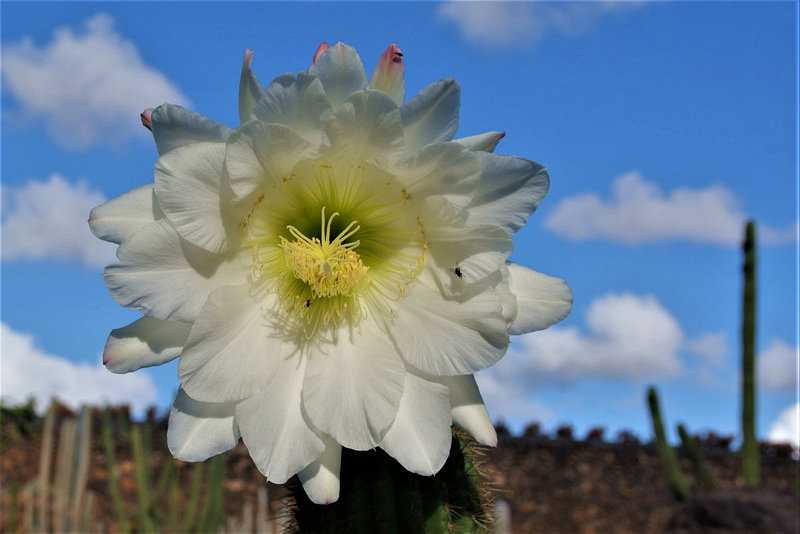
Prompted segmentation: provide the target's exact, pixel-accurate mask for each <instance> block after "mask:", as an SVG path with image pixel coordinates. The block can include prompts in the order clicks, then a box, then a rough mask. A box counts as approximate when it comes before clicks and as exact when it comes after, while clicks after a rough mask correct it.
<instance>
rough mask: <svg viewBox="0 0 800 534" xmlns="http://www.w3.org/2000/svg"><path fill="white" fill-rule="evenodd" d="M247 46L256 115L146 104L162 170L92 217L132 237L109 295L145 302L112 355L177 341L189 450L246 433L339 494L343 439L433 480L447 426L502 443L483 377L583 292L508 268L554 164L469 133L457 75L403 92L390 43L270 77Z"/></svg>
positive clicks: (112, 344)
mask: <svg viewBox="0 0 800 534" xmlns="http://www.w3.org/2000/svg"><path fill="white" fill-rule="evenodd" d="M251 62H252V52H251V51H249V50H248V51H247V53H246V54H245V59H244V65H243V68H242V77H241V83H240V89H239V114H240V117H241V121H242V124H241V126H239V127H238V128H237V129H236V130H231V129H230V128H228V127H227V126H225V125H222V124H219V123H216V122H213V121H211V120H209V119H207V118H205V117H203V116H201V115H198V114H196V113H193V112H191V111H188V110H185V109H183V108H181V107H179V106H174V105H171V104H164V105H162V106H160V107H158V108H156V109H155V110H148V111H147V112H145V113H143V114H142V120H143V123H144V124H145V125H146V126H148V127H149V128H151V129H152V132H153V137H154V139H155V143H156V147H157V148H158V152H159V155H160V158H159V160H158V162H157V163H156V170H155V183H154V184H149V185H144V186H142V187H139V188H137V189H134V190H133V191H130V192H129V193H126V194H124V195H122V196H121V197H119V198H116V199H114V200H111V201H110V202H108V203H106V204H103V205H102V206H99V207H97V208H95V209H94V210H93V211H92V213H91V216H90V220H89V224H90V226H91V229H92V231H93V232H94V233H95V235H97V236H98V237H100V238H102V239H105V240H107V241H111V242H114V243H118V244H119V249H118V252H117V257H118V258H119V261H117V262H115V263H112V264H111V265H109V266H108V267H107V268H106V270H105V281H106V284H107V286H108V290H109V291H110V293H111V295H112V296H113V298H114V299H115V300H116V301H117V302H118V303H119V304H121V305H122V306H126V307H129V308H133V309H136V310H140V311H141V312H142V313H144V315H145V316H144V317H143V318H141V319H139V320H138V321H136V322H134V323H133V324H131V325H128V326H126V327H124V328H121V329H118V330H114V331H113V332H112V333H111V335H110V336H109V338H108V342H107V345H106V349H105V353H104V363H105V364H106V366H107V367H108V369H109V370H111V371H113V372H116V373H125V372H130V371H134V370H136V369H139V368H142V367H147V366H151V365H159V364H162V363H164V362H167V361H169V360H172V359H174V358H176V357H180V360H179V364H178V375H179V378H180V382H181V389H180V391H179V393H178V396H177V398H176V400H175V404H174V407H173V409H172V412H171V414H170V422H169V433H168V441H169V447H170V450H171V451H172V453H173V454H174V455H175V457H177V458H180V459H183V460H188V461H199V460H204V459H206V458H208V457H210V456H213V455H215V454H219V453H221V452H223V451H225V450H228V449H230V448H232V447H234V446H235V445H236V443H237V442H238V440H239V438H240V437H241V438H242V439H243V440H244V442H245V444H246V445H247V447H248V449H249V451H250V455H251V456H252V458H253V460H254V461H255V463H256V465H257V466H258V468H259V469H260V470H261V472H262V473H264V475H266V476H267V477H268V479H269V480H271V481H273V482H275V483H282V482H285V481H286V480H287V479H288V478H289V477H291V476H292V475H294V474H298V475H299V477H300V480H301V481H302V483H303V485H304V488H305V490H306V492H307V493H308V495H309V497H310V498H311V500H313V501H314V502H316V503H330V502H333V501H335V500H336V499H337V498H338V494H339V479H338V477H339V461H340V453H341V447H348V448H351V449H355V450H366V449H372V448H375V447H380V448H382V449H384V450H385V451H386V452H387V453H388V454H389V455H391V456H392V457H394V458H396V459H397V460H398V461H399V462H400V463H401V464H402V465H403V466H404V467H405V468H406V469H408V470H410V471H413V472H415V473H420V474H423V475H432V474H434V473H436V472H437V471H438V470H439V469H440V468H441V466H442V465H443V463H444V461H445V459H446V458H447V455H448V452H449V449H450V439H451V436H450V425H451V422H454V423H456V424H458V425H460V426H461V427H463V428H464V429H465V430H467V431H468V432H470V433H471V434H472V435H473V436H474V437H475V438H476V439H477V440H478V441H480V442H482V443H485V444H488V445H494V444H495V443H496V440H497V437H496V435H495V432H494V428H493V426H492V423H491V420H490V419H489V416H488V414H487V411H486V408H485V407H484V404H483V401H482V399H481V395H480V392H479V391H478V387H477V385H476V383H475V379H474V378H473V373H475V372H477V371H480V370H481V369H485V368H487V367H489V366H491V365H493V364H494V363H496V362H497V361H499V360H500V358H502V357H503V355H504V354H505V352H506V349H507V348H508V343H509V335H510V334H522V333H526V332H530V331H533V330H539V329H543V328H547V327H548V326H550V325H552V324H554V323H556V322H558V321H560V320H561V319H563V318H564V317H566V316H567V315H568V314H569V312H570V309H571V306H572V293H571V291H570V289H569V287H568V286H567V284H566V283H565V282H564V281H563V280H560V279H557V278H552V277H549V276H546V275H543V274H539V273H536V272H534V271H531V270H529V269H527V268H525V267H522V266H519V265H515V264H512V263H509V262H507V258H508V256H509V254H510V253H511V250H512V246H513V245H512V241H511V238H512V237H513V236H514V234H515V233H516V232H517V230H519V229H520V228H521V227H522V226H523V225H524V224H525V222H526V220H527V218H528V216H529V215H530V214H531V213H533V211H534V210H535V209H536V207H537V206H538V205H539V202H540V201H541V200H542V198H543V197H544V195H545V194H546V192H547V189H548V186H549V177H548V175H547V172H546V171H545V169H544V168H543V167H542V166H541V165H539V164H538V163H534V162H532V161H529V160H526V159H522V158H518V157H513V156H502V155H495V154H493V153H491V150H493V149H494V147H495V146H496V144H497V142H498V141H499V140H500V138H501V137H502V136H503V134H501V133H499V132H490V133H487V134H483V135H477V136H472V137H467V138H463V139H457V140H455V141H453V137H454V135H455V133H456V129H457V127H458V114H459V103H460V89H459V86H458V84H457V83H456V82H455V81H453V80H452V79H447V80H441V81H438V82H436V83H433V84H431V85H429V86H428V87H426V88H425V89H423V90H422V91H420V92H419V94H417V95H416V96H414V97H413V98H412V99H411V100H409V101H408V102H404V93H405V89H404V82H403V55H402V53H401V52H400V50H399V49H397V47H396V46H395V45H394V44H392V45H391V46H390V47H389V49H388V50H387V51H386V52H385V53H384V54H383V56H381V59H380V61H379V62H378V65H377V67H376V68H375V71H374V73H373V75H372V77H371V79H370V80H367V77H366V74H365V72H364V68H363V66H362V63H361V59H360V58H359V56H358V54H357V53H356V51H355V49H353V48H352V47H350V46H347V45H344V44H342V43H339V44H337V45H335V46H333V47H331V48H328V47H327V45H323V46H321V47H320V49H319V50H318V51H317V54H315V58H314V63H313V65H312V66H311V68H310V69H309V70H308V71H303V72H300V73H299V74H298V75H297V76H294V75H293V74H284V75H281V76H278V77H277V78H275V80H273V81H272V83H271V84H269V85H268V86H267V87H266V89H262V87H261V85H260V84H259V82H258V80H257V79H256V77H255V75H254V74H253V72H252V70H251V69H250V64H251Z"/></svg>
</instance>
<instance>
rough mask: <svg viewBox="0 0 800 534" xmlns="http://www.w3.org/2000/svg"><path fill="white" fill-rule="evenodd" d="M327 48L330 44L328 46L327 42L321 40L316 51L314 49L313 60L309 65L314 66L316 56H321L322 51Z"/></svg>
mask: <svg viewBox="0 0 800 534" xmlns="http://www.w3.org/2000/svg"><path fill="white" fill-rule="evenodd" d="M328 48H330V46H328V43H326V42H325V41H322V43H321V44H320V45H319V47H318V48H317V51H316V52H314V60H313V61H312V62H311V67H313V66H314V63H316V62H317V58H318V57H319V56H321V55H322V53H323V52H324V51H326V50H327V49H328ZM311 67H309V68H311Z"/></svg>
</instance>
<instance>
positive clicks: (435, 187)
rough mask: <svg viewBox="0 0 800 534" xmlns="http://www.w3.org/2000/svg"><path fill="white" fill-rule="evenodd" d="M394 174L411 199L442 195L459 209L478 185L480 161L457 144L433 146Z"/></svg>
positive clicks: (468, 199) (410, 159)
mask: <svg viewBox="0 0 800 534" xmlns="http://www.w3.org/2000/svg"><path fill="white" fill-rule="evenodd" d="M397 174H398V177H399V178H400V179H401V180H402V181H403V184H404V185H405V186H406V188H407V189H408V191H409V192H410V193H411V196H412V198H413V199H414V200H417V201H419V200H423V199H424V198H426V197H429V196H431V195H444V196H445V198H447V200H449V201H450V202H451V203H452V204H453V205H454V206H455V207H456V208H457V209H458V210H461V209H462V208H464V206H466V205H467V204H469V203H470V202H471V201H472V196H473V195H474V193H475V190H476V189H477V187H478V184H479V183H480V175H481V161H480V158H479V157H478V155H477V154H475V153H473V152H470V151H469V150H466V149H464V147H463V146H461V145H459V144H457V143H436V144H434V145H428V146H426V147H425V148H422V149H421V150H419V151H418V152H416V153H415V154H414V155H412V156H411V157H410V158H408V159H407V160H406V161H405V162H403V164H402V165H398V167H397Z"/></svg>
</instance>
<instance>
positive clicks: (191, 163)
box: [155, 143, 239, 252]
mask: <svg viewBox="0 0 800 534" xmlns="http://www.w3.org/2000/svg"><path fill="white" fill-rule="evenodd" d="M224 174H225V145H224V144H222V143H194V144H191V145H187V146H184V147H180V148H176V149H175V150H173V151H171V152H170V153H169V154H166V155H164V156H161V158H159V160H158V162H156V173H155V191H156V196H157V197H158V203H159V205H160V206H161V209H162V210H164V214H165V215H166V216H167V219H169V222H170V223H172V226H173V228H175V229H176V230H177V231H178V233H179V234H180V236H181V237H182V238H184V239H185V240H187V241H189V242H190V243H193V244H195V245H197V246H198V247H202V248H204V249H206V250H208V251H211V252H222V251H223V250H225V249H226V248H228V246H229V244H231V243H235V244H237V245H238V244H239V238H238V235H237V231H238V225H239V220H238V219H235V217H233V216H232V212H231V210H229V209H227V205H226V203H225V202H224V201H223V200H222V198H221V193H222V182H223V179H224Z"/></svg>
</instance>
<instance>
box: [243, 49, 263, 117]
mask: <svg viewBox="0 0 800 534" xmlns="http://www.w3.org/2000/svg"><path fill="white" fill-rule="evenodd" d="M252 63H253V51H252V50H250V49H249V48H248V49H247V51H246V52H245V53H244V60H242V75H241V78H240V79H239V120H240V121H241V123H242V124H244V123H245V122H247V121H249V120H250V114H251V113H253V108H254V107H256V102H258V99H259V98H261V93H262V91H263V89H262V88H261V84H260V83H259V82H258V78H256V75H255V73H254V72H253V70H252V69H251V68H250V65H251V64H252Z"/></svg>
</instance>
